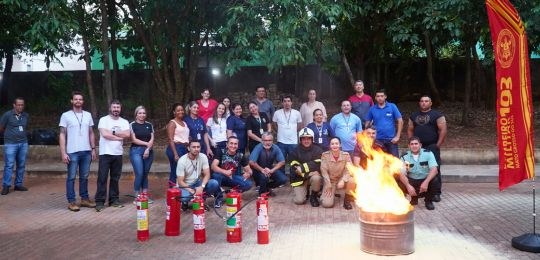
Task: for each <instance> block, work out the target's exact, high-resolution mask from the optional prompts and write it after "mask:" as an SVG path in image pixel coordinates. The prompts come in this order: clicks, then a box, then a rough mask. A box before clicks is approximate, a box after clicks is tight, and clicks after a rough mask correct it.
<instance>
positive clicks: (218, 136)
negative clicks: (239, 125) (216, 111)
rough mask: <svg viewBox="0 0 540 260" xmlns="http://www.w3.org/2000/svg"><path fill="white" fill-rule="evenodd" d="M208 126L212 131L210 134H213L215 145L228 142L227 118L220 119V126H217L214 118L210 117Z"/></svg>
mask: <svg viewBox="0 0 540 260" xmlns="http://www.w3.org/2000/svg"><path fill="white" fill-rule="evenodd" d="M220 120H221V121H220ZM206 126H207V127H208V128H209V129H210V131H209V133H208V134H211V136H212V140H214V142H215V143H219V142H223V141H227V118H221V119H218V124H216V122H214V118H212V117H210V118H208V121H206Z"/></svg>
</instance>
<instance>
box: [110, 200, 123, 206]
mask: <svg viewBox="0 0 540 260" xmlns="http://www.w3.org/2000/svg"><path fill="white" fill-rule="evenodd" d="M109 207H115V208H123V207H124V204H122V203H121V202H120V201H118V200H115V201H113V202H112V203H109Z"/></svg>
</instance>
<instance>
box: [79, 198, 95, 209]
mask: <svg viewBox="0 0 540 260" xmlns="http://www.w3.org/2000/svg"><path fill="white" fill-rule="evenodd" d="M81 207H86V208H95V207H96V203H95V202H93V201H91V200H90V199H81Z"/></svg>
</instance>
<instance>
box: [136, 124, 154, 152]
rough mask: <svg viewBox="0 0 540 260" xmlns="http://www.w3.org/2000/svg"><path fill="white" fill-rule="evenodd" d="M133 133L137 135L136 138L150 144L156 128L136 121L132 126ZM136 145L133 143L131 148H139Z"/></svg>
mask: <svg viewBox="0 0 540 260" xmlns="http://www.w3.org/2000/svg"><path fill="white" fill-rule="evenodd" d="M130 128H131V131H133V133H134V134H135V137H136V138H137V139H139V140H141V141H143V142H148V141H150V139H151V138H152V133H153V132H154V127H153V126H152V124H150V123H149V122H146V121H145V122H144V123H142V124H140V123H137V122H135V121H133V122H131V124H130ZM138 146H142V145H138V144H135V143H131V147H138Z"/></svg>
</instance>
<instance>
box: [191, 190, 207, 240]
mask: <svg viewBox="0 0 540 260" xmlns="http://www.w3.org/2000/svg"><path fill="white" fill-rule="evenodd" d="M192 208H193V242H195V243H199V244H202V243H204V242H206V226H205V223H204V221H205V220H204V200H203V198H202V197H201V196H200V195H195V198H194V199H193V204H192Z"/></svg>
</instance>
